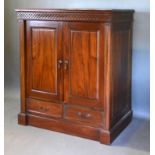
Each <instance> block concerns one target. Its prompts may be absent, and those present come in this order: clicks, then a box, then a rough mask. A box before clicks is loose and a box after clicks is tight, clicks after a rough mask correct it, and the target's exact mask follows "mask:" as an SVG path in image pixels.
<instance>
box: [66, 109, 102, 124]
mask: <svg viewBox="0 0 155 155" xmlns="http://www.w3.org/2000/svg"><path fill="white" fill-rule="evenodd" d="M64 117H65V119H68V120H73V121H80V122H87V123H92V124H103V112H100V111H96V110H95V111H94V110H89V109H85V108H77V107H67V108H66V111H65V116H64Z"/></svg>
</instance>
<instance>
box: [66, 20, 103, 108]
mask: <svg viewBox="0 0 155 155" xmlns="http://www.w3.org/2000/svg"><path fill="white" fill-rule="evenodd" d="M64 33H65V34H66V35H65V36H64V41H65V45H66V46H65V48H64V75H65V79H64V81H65V82H64V89H65V90H64V101H65V103H67V104H75V105H82V106H90V107H94V106H96V108H99V107H102V108H103V99H104V94H103V89H104V83H103V82H104V65H103V60H104V51H103V44H104V42H103V33H104V31H103V25H102V24H95V23H66V25H65V28H64Z"/></svg>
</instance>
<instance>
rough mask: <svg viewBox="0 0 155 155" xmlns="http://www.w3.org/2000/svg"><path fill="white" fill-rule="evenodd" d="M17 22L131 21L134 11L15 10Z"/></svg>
mask: <svg viewBox="0 0 155 155" xmlns="http://www.w3.org/2000/svg"><path fill="white" fill-rule="evenodd" d="M15 11H16V12H17V19H18V20H54V21H84V22H120V21H132V20H133V13H134V10H121V9H110V10H98V9H15Z"/></svg>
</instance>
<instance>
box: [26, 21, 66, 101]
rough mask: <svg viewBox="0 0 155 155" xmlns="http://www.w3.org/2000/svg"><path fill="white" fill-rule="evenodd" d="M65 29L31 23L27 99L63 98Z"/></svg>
mask: <svg viewBox="0 0 155 155" xmlns="http://www.w3.org/2000/svg"><path fill="white" fill-rule="evenodd" d="M61 42H62V32H61V25H60V23H57V22H45V21H29V22H28V23H27V44H28V45H27V62H30V63H28V64H27V86H28V88H27V95H28V96H29V97H33V98H42V99H48V100H60V98H62V84H63V83H62V81H63V77H62V71H61V70H62V68H60V69H57V61H58V60H61V59H62V53H61V52H62V50H61V49H60V47H61Z"/></svg>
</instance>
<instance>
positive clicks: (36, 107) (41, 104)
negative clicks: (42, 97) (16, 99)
mask: <svg viewBox="0 0 155 155" xmlns="http://www.w3.org/2000/svg"><path fill="white" fill-rule="evenodd" d="M27 111H28V112H30V113H36V114H37V113H38V114H43V115H47V116H53V117H61V116H62V105H61V104H56V103H52V102H45V101H39V100H34V99H29V100H28V103H27Z"/></svg>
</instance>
